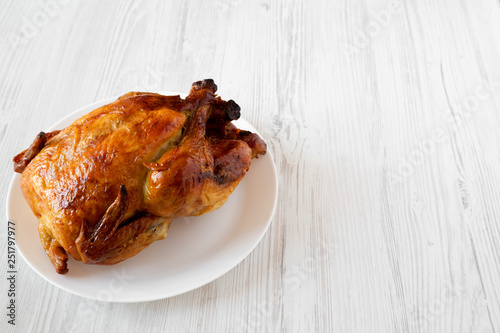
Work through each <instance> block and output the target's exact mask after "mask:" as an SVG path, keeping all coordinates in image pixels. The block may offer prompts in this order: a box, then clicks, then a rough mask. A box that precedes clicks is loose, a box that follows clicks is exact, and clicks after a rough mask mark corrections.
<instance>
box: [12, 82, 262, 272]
mask: <svg viewBox="0 0 500 333" xmlns="http://www.w3.org/2000/svg"><path fill="white" fill-rule="evenodd" d="M216 91H217V86H216V85H215V83H214V81H213V80H211V79H207V80H203V81H198V82H195V83H193V86H192V88H191V91H190V93H189V95H188V96H187V97H186V98H185V99H182V98H180V97H179V96H162V95H159V94H154V93H141V92H130V93H128V94H125V95H123V96H121V97H120V98H118V100H116V101H115V102H113V103H111V104H108V105H105V106H103V107H100V108H98V109H96V110H94V111H92V112H90V113H89V114H87V115H85V116H83V117H82V118H80V119H78V120H76V121H75V122H74V123H73V124H71V125H70V126H69V127H67V128H65V129H63V130H61V131H54V132H51V133H43V132H41V133H40V134H38V136H37V137H36V139H35V140H34V142H33V144H32V145H31V146H30V147H29V148H28V149H27V150H25V151H23V152H22V153H20V154H19V155H17V156H16V157H15V158H14V170H15V171H16V172H19V173H21V189H22V193H23V195H24V197H25V199H26V201H27V202H28V204H29V205H30V207H31V209H32V210H33V213H34V214H35V215H36V217H37V218H38V220H39V224H38V231H39V234H40V239H41V242H42V245H43V248H44V249H45V252H46V253H47V255H48V256H49V258H50V260H51V262H52V264H53V265H54V267H55V269H56V271H57V273H59V274H65V273H67V272H68V268H67V260H68V253H69V254H70V255H71V256H72V257H73V258H75V259H76V260H81V261H82V262H84V263H88V264H105V265H110V264H116V263H118V262H120V261H122V260H125V259H127V258H129V257H132V256H134V255H135V254H137V253H139V252H140V251H141V250H143V249H144V248H146V247H147V246H148V245H149V244H151V243H152V242H154V241H156V240H159V239H163V238H165V237H166V235H167V231H168V228H169V226H170V223H171V221H172V219H173V218H175V217H181V216H196V215H201V214H205V213H208V212H211V211H213V210H216V209H218V208H219V207H221V206H222V205H223V204H224V203H225V202H226V200H227V198H228V196H229V195H230V194H231V193H232V191H233V190H234V189H235V187H236V186H237V185H238V183H239V182H240V181H241V179H242V178H243V176H244V175H245V173H246V172H247V171H248V169H249V167H250V162H251V160H252V158H254V157H257V156H258V155H261V154H265V153H266V144H265V143H264V141H263V140H262V139H261V138H260V137H259V136H258V135H257V134H255V133H251V132H248V131H243V130H239V129H238V128H236V127H235V126H234V125H233V124H232V123H231V121H232V120H235V119H238V118H239V116H240V107H239V106H238V105H237V104H236V103H235V102H234V101H232V100H229V101H223V100H222V99H221V98H220V97H218V96H216V95H215V92H216Z"/></svg>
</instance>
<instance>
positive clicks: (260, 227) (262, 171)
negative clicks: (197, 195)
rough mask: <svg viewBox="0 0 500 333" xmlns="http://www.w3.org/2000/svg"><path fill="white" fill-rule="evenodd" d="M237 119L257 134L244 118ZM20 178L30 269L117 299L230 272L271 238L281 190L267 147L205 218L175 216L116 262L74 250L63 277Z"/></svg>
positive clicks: (182, 288) (16, 202)
mask: <svg viewBox="0 0 500 333" xmlns="http://www.w3.org/2000/svg"><path fill="white" fill-rule="evenodd" d="M165 94H169V95H177V93H165ZM114 100H116V98H110V99H107V100H104V101H101V102H97V103H94V104H91V105H89V106H86V107H84V108H82V109H80V110H78V111H76V112H74V113H73V114H71V115H69V116H67V117H66V118H64V119H62V120H61V121H59V122H58V123H57V124H55V125H54V126H53V127H52V128H50V129H48V131H51V130H56V129H62V128H64V127H67V126H68V125H70V124H71V123H72V122H73V121H74V120H76V119H78V118H79V117H81V116H83V115H85V114H87V113H88V112H90V111H92V110H94V109H96V108H98V107H100V106H102V105H105V104H108V103H110V102H112V101H114ZM235 124H236V126H238V127H239V128H242V129H247V130H250V131H252V132H257V131H256V130H255V128H253V127H252V126H251V125H250V124H249V123H248V122H246V121H245V120H243V119H239V120H238V121H236V122H235ZM33 137H35V134H33ZM19 179H20V177H19V174H16V175H15V176H14V178H13V180H12V183H11V185H10V188H9V194H8V203H7V218H8V219H9V221H12V222H14V223H15V224H16V242H17V250H18V252H19V253H20V254H21V256H22V257H23V258H24V260H25V261H26V262H27V263H28V264H29V265H30V266H31V268H33V269H34V270H35V271H36V272H37V273H38V274H40V275H41V276H42V277H43V278H45V279H46V280H47V281H49V282H50V283H52V284H53V285H55V286H57V287H59V288H61V289H64V290H66V291H68V292H70V293H73V294H76V295H79V296H82V297H87V298H91V299H98V300H103V301H110V302H144V301H152V300H158V299H163V298H168V297H172V296H175V295H179V294H182V293H185V292H188V291H190V290H193V289H196V288H198V287H201V286H203V285H205V284H207V283H209V282H211V281H213V280H215V279H217V278H218V277H220V276H221V275H223V274H225V273H226V272H228V271H229V270H231V269H232V268H233V267H235V266H236V265H237V264H238V263H240V262H241V261H242V260H243V259H244V258H245V257H246V256H247V255H248V254H249V253H250V252H251V251H252V250H253V249H254V248H255V247H256V246H257V244H258V243H259V241H260V240H261V238H262V237H263V236H264V233H265V232H266V230H267V228H268V227H269V224H270V222H271V219H272V217H273V215H274V211H275V207H276V202H277V195H278V180H277V174H276V167H275V165H274V162H273V158H272V155H271V153H270V152H269V151H268V153H267V154H266V155H264V156H261V157H259V158H258V159H254V160H253V161H252V164H251V166H250V170H249V172H248V173H247V174H246V175H245V177H244V178H243V180H242V181H241V182H240V184H239V185H238V187H237V188H236V190H235V191H234V192H233V193H232V194H231V196H230V197H229V199H228V201H227V202H226V204H225V205H224V206H223V207H222V208H220V209H219V210H217V211H215V212H212V213H209V214H205V215H202V216H198V217H189V218H180V219H174V220H173V221H172V225H171V227H170V230H169V232H168V236H167V238H165V239H164V240H160V241H157V242H154V243H153V244H151V245H150V246H149V247H148V248H146V249H145V250H143V251H142V252H140V253H139V254H138V255H136V256H135V257H132V258H129V259H127V260H125V261H123V262H121V263H119V264H117V265H113V266H101V265H84V264H82V263H81V262H79V261H76V260H74V259H73V258H71V256H70V259H69V261H68V268H69V273H68V274H66V275H59V274H57V273H56V272H55V270H54V267H53V266H52V264H51V262H50V260H49V258H48V257H47V255H46V254H45V251H44V250H43V248H42V245H41V243H40V239H39V237H38V230H37V224H38V220H37V218H36V217H35V216H34V215H33V213H32V212H31V210H30V208H29V206H28V204H27V203H26V201H25V200H24V198H23V196H22V193H21V190H20V186H19Z"/></svg>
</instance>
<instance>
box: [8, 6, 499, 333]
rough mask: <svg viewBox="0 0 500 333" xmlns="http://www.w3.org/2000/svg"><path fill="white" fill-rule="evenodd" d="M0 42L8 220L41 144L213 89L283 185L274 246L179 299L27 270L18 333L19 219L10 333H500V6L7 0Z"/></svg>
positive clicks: (264, 245)
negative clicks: (234, 109)
mask: <svg viewBox="0 0 500 333" xmlns="http://www.w3.org/2000/svg"><path fill="white" fill-rule="evenodd" d="M0 41H1V44H0V145H1V149H0V186H1V189H2V190H1V191H0V210H1V211H3V212H4V211H5V208H6V201H7V192H6V191H7V188H8V185H9V183H10V180H11V178H12V176H13V171H12V162H11V161H12V158H13V156H14V155H15V154H17V153H18V152H20V151H21V150H22V149H24V148H26V147H27V146H28V145H29V144H30V142H31V141H32V139H33V138H34V136H35V135H36V133H38V132H39V131H40V130H44V129H46V128H48V127H49V126H51V125H52V124H53V123H55V122H56V121H57V120H59V119H60V118H62V117H64V116H65V115H67V114H69V113H70V112H73V111H74V110H76V109H78V108H80V107H82V106H85V105H88V104H90V103H92V102H94V101H97V100H101V99H104V98H107V97H110V96H115V95H119V94H122V93H125V92H127V91H131V90H147V91H187V90H188V89H189V87H190V84H191V83H192V82H193V81H196V80H199V79H203V78H209V77H210V78H213V79H214V80H215V81H216V82H217V84H218V85H219V87H220V90H219V93H220V95H221V96H222V97H224V98H233V99H235V100H236V101H237V102H238V103H239V104H240V105H241V106H242V109H243V111H242V112H243V114H244V117H245V119H247V120H249V121H250V122H251V123H252V124H254V125H255V127H256V128H258V130H259V131H260V132H261V133H262V134H263V136H264V138H265V140H267V142H268V144H269V149H270V150H271V151H272V152H273V153H274V156H275V163H276V165H277V168H278V172H279V182H280V190H279V201H278V208H277V211H276V215H275V217H274V219H273V222H272V224H271V227H270V229H269V230H268V232H267V234H266V235H265V237H264V238H263V239H262V241H261V243H260V244H259V245H258V246H257V248H256V249H255V250H254V251H253V252H252V253H251V254H250V255H249V256H248V257H247V258H246V259H245V260H244V261H243V262H242V263H241V264H239V265H238V266H237V267H236V268H234V269H233V270H231V271H230V272H229V273H227V274H226V275H224V276H222V277H221V278H219V279H217V280H215V281H213V282H212V283H210V284H208V285H205V286H203V287H202V288H199V289H196V290H194V291H192V292H189V293H186V294H183V295H180V296H176V297H173V298H170V299H165V300H161V301H155V302H149V303H137V304H115V303H106V302H98V301H92V300H87V299H84V298H81V297H78V296H75V295H72V294H70V293H67V292H65V291H63V290H60V289H58V288H56V287H54V286H52V285H51V284H49V283H48V282H46V281H45V280H44V279H43V278H41V277H40V276H39V275H38V274H37V273H35V272H34V271H33V270H31V268H30V267H29V266H28V265H27V264H26V263H25V262H24V261H23V260H22V259H21V258H18V267H17V269H18V273H17V281H16V296H15V301H16V326H15V327H13V326H12V325H9V324H8V323H7V320H8V319H9V318H8V317H7V316H6V313H7V311H8V310H7V309H6V307H7V306H8V302H9V299H10V298H9V297H8V295H7V294H8V289H9V282H8V281H7V279H6V276H7V270H8V267H7V236H6V233H7V220H6V218H5V217H4V223H2V225H3V227H2V228H1V235H2V237H1V238H0V249H1V253H2V255H1V257H0V270H1V271H2V279H0V287H1V288H0V299H1V303H0V304H1V308H2V309H3V310H2V311H1V313H0V318H2V319H1V322H0V331H2V332H5V331H6V329H7V331H9V332H10V331H17V332H67V331H77V332H245V331H250V332H384V333H385V332H481V333H483V332H500V217H499V214H500V131H499V130H498V129H499V128H500V113H499V112H500V2H499V1H498V0H477V1H466V0H462V1H458V0H456V1H453V0H436V1H430V0H429V1H428V0H423V1H420V0H419V1H410V0H393V1H390V0H370V1H357V0H352V1H351V0H336V1H333V0H332V1H327V0H323V1H308V2H305V1H304V2H301V1H285V0H282V1H268V0H260V1H242V0H220V1H213V2H211V1H201V0H199V1H190V2H188V1H180V0H179V1H160V0H158V1H132V0H130V1H120V2H118V1H115V2H113V3H112V2H111V1H97V0H94V1H83V0H80V1H69V0H42V1H40V2H37V1H28V0H23V1H14V0H3V1H2V2H1V4H0ZM18 257H19V255H18Z"/></svg>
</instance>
